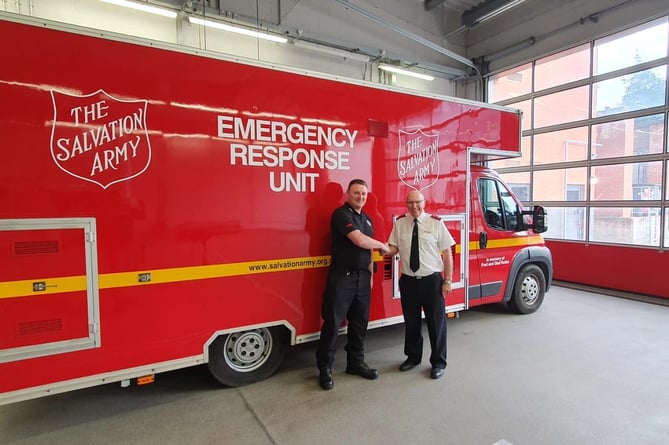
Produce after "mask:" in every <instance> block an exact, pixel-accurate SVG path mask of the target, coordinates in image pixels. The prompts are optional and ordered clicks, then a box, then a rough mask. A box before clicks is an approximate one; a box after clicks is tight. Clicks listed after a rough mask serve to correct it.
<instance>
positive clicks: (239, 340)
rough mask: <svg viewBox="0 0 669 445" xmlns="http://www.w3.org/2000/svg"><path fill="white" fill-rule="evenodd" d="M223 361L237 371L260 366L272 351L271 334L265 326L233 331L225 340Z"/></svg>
mask: <svg viewBox="0 0 669 445" xmlns="http://www.w3.org/2000/svg"><path fill="white" fill-rule="evenodd" d="M224 350H225V361H226V363H227V364H228V366H230V367H231V368H232V369H234V370H236V371H239V372H251V371H254V370H256V369H258V368H260V367H261V366H262V365H263V364H264V363H265V362H266V361H267V358H268V357H269V353H270V352H271V351H272V336H271V334H270V333H269V330H267V329H266V328H260V329H254V330H252V331H243V332H235V333H232V334H230V335H228V338H227V339H226V340H225V349H224Z"/></svg>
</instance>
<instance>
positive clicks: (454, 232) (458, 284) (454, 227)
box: [393, 213, 469, 312]
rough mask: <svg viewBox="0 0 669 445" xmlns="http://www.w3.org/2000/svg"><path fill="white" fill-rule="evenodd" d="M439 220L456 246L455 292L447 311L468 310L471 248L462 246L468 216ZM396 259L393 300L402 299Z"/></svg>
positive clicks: (394, 264)
mask: <svg viewBox="0 0 669 445" xmlns="http://www.w3.org/2000/svg"><path fill="white" fill-rule="evenodd" d="M439 218H440V219H441V221H442V222H443V223H444V225H445V226H446V229H448V231H449V233H450V234H451V236H452V237H453V239H454V240H455V246H454V247H453V249H451V251H452V253H453V283H452V285H451V289H452V290H453V291H452V292H451V294H450V295H448V296H447V298H446V311H447V312H457V311H460V310H463V309H467V295H466V292H467V284H466V283H467V281H466V277H467V275H468V273H467V268H468V266H469V264H468V263H467V262H466V261H465V259H466V258H467V255H468V254H467V251H468V248H469V246H468V245H467V243H465V244H464V245H463V244H462V240H463V239H465V240H466V239H467V238H466V236H465V230H466V227H465V221H466V219H467V216H466V215H465V214H464V213H462V214H453V215H439ZM397 258H398V257H396V258H395V261H393V298H400V285H399V279H400V276H401V274H402V273H401V270H402V269H401V267H400V261H399V260H398V259H397Z"/></svg>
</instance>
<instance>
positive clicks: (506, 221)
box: [478, 179, 519, 230]
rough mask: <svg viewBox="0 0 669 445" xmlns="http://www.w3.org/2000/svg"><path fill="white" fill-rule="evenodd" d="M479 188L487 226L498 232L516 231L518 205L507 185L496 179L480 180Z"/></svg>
mask: <svg viewBox="0 0 669 445" xmlns="http://www.w3.org/2000/svg"><path fill="white" fill-rule="evenodd" d="M478 188H479V197H480V199H481V207H482V208H481V211H482V214H483V219H485V222H486V225H487V226H488V227H490V228H491V229H496V230H516V228H517V226H518V210H519V209H518V204H517V203H516V200H515V199H514V198H513V195H512V194H511V192H510V191H509V189H508V188H507V187H506V185H504V184H503V183H501V182H499V181H496V180H494V179H479V182H478Z"/></svg>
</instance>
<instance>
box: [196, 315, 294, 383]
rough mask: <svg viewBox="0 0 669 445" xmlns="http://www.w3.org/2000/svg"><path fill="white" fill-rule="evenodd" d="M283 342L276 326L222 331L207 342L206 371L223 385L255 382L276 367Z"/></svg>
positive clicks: (280, 329) (284, 344)
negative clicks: (214, 338)
mask: <svg viewBox="0 0 669 445" xmlns="http://www.w3.org/2000/svg"><path fill="white" fill-rule="evenodd" d="M286 344H287V341H286V331H285V329H284V328H282V327H280V326H276V327H272V328H258V329H251V330H248V331H240V332H233V333H232V334H227V335H222V336H220V337H218V338H217V339H216V340H214V342H213V343H212V344H211V345H210V346H209V372H211V374H212V375H213V376H214V378H215V379H216V380H218V382H220V383H222V384H223V385H225V386H242V385H247V384H249V383H255V382H259V381H260V380H264V379H266V378H267V377H269V376H270V375H272V374H274V372H275V371H276V370H277V369H278V368H279V365H280V364H281V361H282V360H283V357H284V355H285V353H286Z"/></svg>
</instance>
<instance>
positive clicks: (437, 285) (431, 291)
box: [399, 273, 446, 368]
mask: <svg viewBox="0 0 669 445" xmlns="http://www.w3.org/2000/svg"><path fill="white" fill-rule="evenodd" d="M443 282H444V277H443V276H442V275H441V273H435V274H432V275H429V276H427V277H423V278H421V279H417V278H415V277H411V276H408V275H402V276H401V277H400V283H399V284H400V296H401V299H402V313H403V315H404V353H405V354H406V355H407V358H408V359H409V360H411V361H412V362H414V363H420V362H421V360H422V358H423V333H422V317H421V309H422V310H423V312H425V322H426V324H427V332H428V335H429V337H430V346H431V347H432V354H431V355H430V363H431V364H432V367H434V368H445V367H446V311H445V308H444V296H443V294H442V293H441V286H442V284H443Z"/></svg>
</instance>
